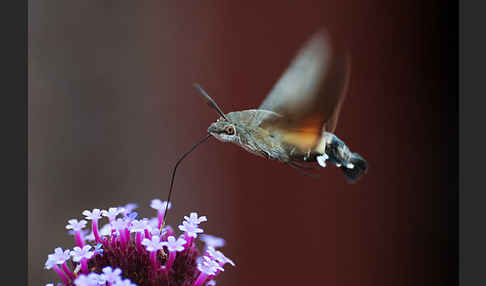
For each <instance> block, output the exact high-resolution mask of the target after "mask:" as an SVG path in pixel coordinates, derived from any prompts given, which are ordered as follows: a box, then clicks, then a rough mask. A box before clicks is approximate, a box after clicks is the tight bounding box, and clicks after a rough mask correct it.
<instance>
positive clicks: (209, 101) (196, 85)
mask: <svg viewBox="0 0 486 286" xmlns="http://www.w3.org/2000/svg"><path fill="white" fill-rule="evenodd" d="M193 86H194V88H196V89H197V90H198V91H199V92H200V93H201V94H202V95H203V96H204V97H205V98H206V99H207V100H208V103H209V106H211V107H212V108H214V109H215V110H216V111H217V112H218V113H219V115H221V117H223V118H224V119H226V120H228V118H226V116H224V112H223V111H222V110H221V108H219V106H218V105H217V104H216V102H215V101H214V100H213V99H212V98H211V97H210V96H209V95H208V94H207V93H206V92H205V91H204V89H202V87H201V86H200V85H199V84H197V83H195V84H193ZM228 121H229V120H228Z"/></svg>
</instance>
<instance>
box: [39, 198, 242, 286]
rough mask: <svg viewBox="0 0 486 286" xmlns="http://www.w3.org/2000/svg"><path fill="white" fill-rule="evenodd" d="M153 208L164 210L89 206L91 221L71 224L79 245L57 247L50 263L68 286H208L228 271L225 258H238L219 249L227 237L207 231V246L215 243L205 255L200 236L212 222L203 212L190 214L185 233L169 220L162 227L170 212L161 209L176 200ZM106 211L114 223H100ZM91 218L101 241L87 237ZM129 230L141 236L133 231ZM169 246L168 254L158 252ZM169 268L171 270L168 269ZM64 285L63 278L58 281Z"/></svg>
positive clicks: (183, 226)
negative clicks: (140, 214)
mask: <svg viewBox="0 0 486 286" xmlns="http://www.w3.org/2000/svg"><path fill="white" fill-rule="evenodd" d="M152 207H154V208H156V209H157V210H158V214H157V217H155V218H153V219H149V218H141V219H138V220H137V219H136V216H137V213H135V212H133V208H134V206H130V205H126V206H125V207H123V208H122V207H117V208H109V209H108V210H102V211H101V210H99V209H93V210H91V211H90V210H85V211H83V215H84V216H85V220H81V221H78V220H76V219H71V220H69V221H68V222H69V224H68V225H67V226H66V228H67V229H68V230H69V231H70V233H72V234H73V235H74V236H75V239H76V244H77V246H76V247H74V248H73V249H72V250H64V249H62V248H61V247H57V248H56V249H55V250H54V253H51V254H49V255H48V257H47V260H46V262H45V268H46V269H53V271H54V272H56V274H57V275H58V276H59V278H60V279H61V280H62V282H63V285H69V286H95V285H96V286H98V285H100V286H101V285H103V286H107V285H111V286H134V285H140V286H144V285H161V286H169V285H185V286H186V285H191V284H192V285H196V286H202V285H204V284H203V283H204V282H205V281H206V280H207V279H214V277H215V276H216V275H217V274H218V273H219V272H220V271H223V268H222V266H223V265H224V263H226V262H228V263H232V261H230V260H229V259H228V258H226V257H225V256H224V255H223V254H222V253H221V252H219V251H216V250H215V247H220V246H222V245H223V244H224V240H223V239H220V238H216V237H213V236H209V235H206V236H202V238H201V239H202V240H203V241H205V242H206V245H207V246H211V247H212V248H211V249H210V250H209V251H205V256H201V252H199V250H198V248H197V245H196V244H195V243H193V242H194V238H196V237H197V235H198V234H200V233H202V232H203V230H202V229H201V228H199V226H198V225H199V224H200V223H202V222H204V221H207V218H206V217H205V216H201V217H200V216H198V215H197V213H196V212H192V213H190V215H189V216H186V217H184V220H183V221H182V224H181V225H180V226H179V229H180V230H181V231H183V232H184V233H180V232H179V233H177V232H178V230H177V229H175V230H174V229H173V228H172V227H171V226H169V225H164V228H163V229H162V233H161V232H160V231H159V230H160V228H161V220H162V222H163V216H164V214H163V213H162V212H161V211H164V210H165V208H166V207H167V208H170V204H167V203H166V202H161V201H160V200H154V201H153V202H152ZM120 214H123V218H118V217H117V216H118V215H120ZM101 216H105V217H108V219H109V220H110V222H109V223H107V224H104V225H103V226H101V225H99V224H98V220H99V219H100V218H101ZM87 220H91V226H92V227H91V230H92V234H90V235H89V236H88V238H91V239H94V240H95V241H86V240H85V237H86V236H87V234H88V233H89V232H88V231H86V230H83V228H85V227H86V225H87ZM99 227H101V228H99ZM115 229H116V230H118V231H115ZM129 231H131V232H135V233H136V235H130V233H129ZM94 236H96V237H94ZM164 246H165V247H166V248H167V250H168V252H169V253H168V255H161V254H162V253H159V252H158V251H159V250H162V249H163V248H164ZM177 252H179V253H177ZM180 252H183V254H182V255H181V254H180ZM69 258H72V262H73V263H66V261H67V260H68V259H69ZM57 264H59V265H57ZM232 264H233V263H232ZM161 265H163V266H164V267H165V268H164V271H162V270H161ZM71 268H74V270H73V269H71ZM169 269H170V271H166V270H169ZM210 275H213V276H210ZM214 284H215V282H214V280H212V281H210V282H207V283H206V285H209V286H214ZM49 285H50V286H52V284H48V286H49ZM60 285H61V283H59V284H57V286H60Z"/></svg>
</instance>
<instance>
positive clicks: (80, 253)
mask: <svg viewBox="0 0 486 286" xmlns="http://www.w3.org/2000/svg"><path fill="white" fill-rule="evenodd" d="M90 249H91V245H85V246H83V248H80V247H79V246H75V247H74V248H73V250H72V251H71V256H72V257H73V261H74V262H79V261H81V259H83V258H86V259H90V258H91V257H93V255H94V251H89V250H90Z"/></svg>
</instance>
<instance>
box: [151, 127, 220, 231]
mask: <svg viewBox="0 0 486 286" xmlns="http://www.w3.org/2000/svg"><path fill="white" fill-rule="evenodd" d="M209 137H211V134H207V135H206V136H204V138H203V139H201V141H199V142H198V143H196V144H194V146H192V147H191V149H189V150H188V151H187V152H186V153H184V154H183V155H182V156H181V157H180V158H179V160H177V162H176V164H175V166H174V171H172V177H171V179H170V188H169V195H168V196H167V206H166V208H165V212H164V219H163V221H162V224H161V226H160V231H161V232H162V229H164V227H165V221H166V219H167V210H168V209H169V204H170V196H171V195H172V189H173V187H174V178H175V174H176V171H177V167H179V164H180V163H181V162H182V160H184V158H186V156H187V155H189V154H190V153H191V152H192V151H194V149H196V147H197V146H199V145H201V144H202V143H204V142H205V141H206V140H208V139H209Z"/></svg>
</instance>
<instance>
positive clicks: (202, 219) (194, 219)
mask: <svg viewBox="0 0 486 286" xmlns="http://www.w3.org/2000/svg"><path fill="white" fill-rule="evenodd" d="M184 219H185V220H186V221H187V222H188V223H190V224H193V225H198V224H200V223H201V222H205V221H208V219H207V218H206V216H201V217H198V216H197V213H196V212H192V213H191V214H190V216H189V217H187V216H184Z"/></svg>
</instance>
